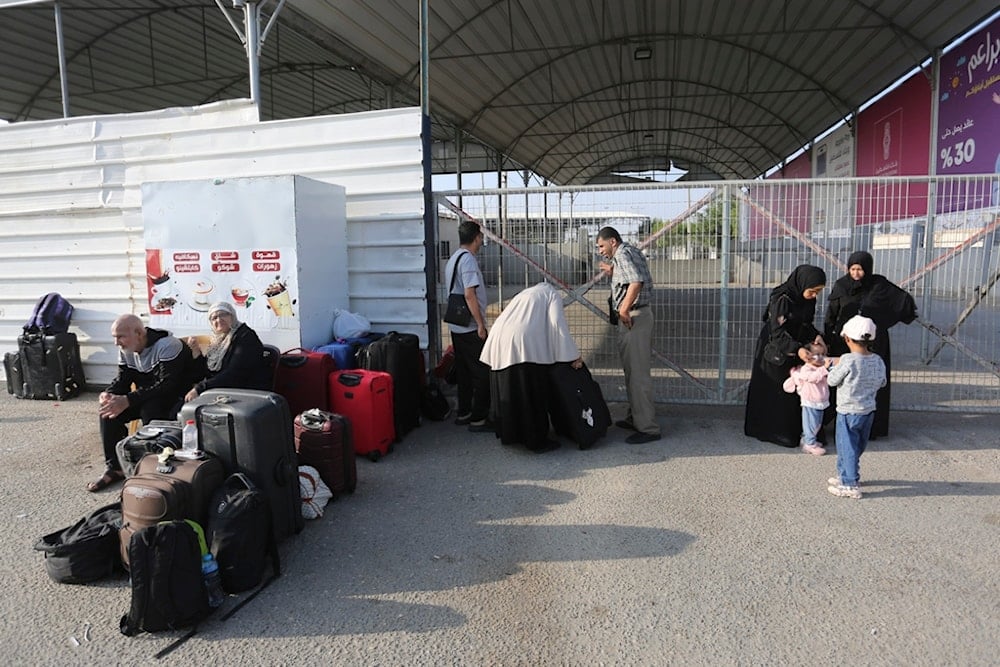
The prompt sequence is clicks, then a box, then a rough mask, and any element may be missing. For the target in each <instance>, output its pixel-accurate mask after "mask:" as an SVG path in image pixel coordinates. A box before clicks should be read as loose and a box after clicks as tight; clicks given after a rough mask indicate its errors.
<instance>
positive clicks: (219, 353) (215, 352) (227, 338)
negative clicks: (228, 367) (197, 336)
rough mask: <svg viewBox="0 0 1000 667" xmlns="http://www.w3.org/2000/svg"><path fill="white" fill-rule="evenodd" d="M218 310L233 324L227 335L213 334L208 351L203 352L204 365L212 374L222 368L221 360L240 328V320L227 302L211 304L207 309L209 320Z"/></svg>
mask: <svg viewBox="0 0 1000 667" xmlns="http://www.w3.org/2000/svg"><path fill="white" fill-rule="evenodd" d="M220 310H221V311H222V312H224V313H226V314H228V315H229V317H230V318H232V320H233V324H232V326H230V327H229V333H225V334H214V335H213V336H212V342H211V343H209V344H208V349H207V350H205V363H206V364H208V370H210V371H212V372H213V373H217V372H218V371H219V369H221V368H222V359H223V358H224V357H225V356H226V352H228V351H229V344H230V343H232V342H233V334H234V333H236V329H238V328H239V327H240V320H239V318H237V317H236V309H235V308H234V307H233V304H231V303H229V302H228V301H217V302H215V303H213V304H212V305H211V307H210V308H209V309H208V316H209V318H211V317H212V314H213V313H217V312H219V311H220Z"/></svg>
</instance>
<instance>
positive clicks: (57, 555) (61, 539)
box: [35, 502, 122, 584]
mask: <svg viewBox="0 0 1000 667" xmlns="http://www.w3.org/2000/svg"><path fill="white" fill-rule="evenodd" d="M121 527H122V504H121V503H120V502H118V503H114V504H112V505H106V506H104V507H101V508H100V509H96V510H94V511H93V512H91V513H90V514H88V515H87V516H85V517H83V518H82V519H80V520H79V521H77V522H76V523H74V524H73V525H72V526H69V527H68V528H63V529H62V530H57V531H56V532H54V533H49V534H48V535H46V536H44V537H42V538H41V539H39V540H38V543H37V544H35V550H36V551H41V552H42V553H44V554H45V571H46V572H48V573H49V576H50V577H51V578H52V580H53V581H58V582H59V583H61V584H86V583H88V582H91V581H96V580H98V579H103V578H105V577H109V576H111V575H112V574H114V573H115V571H117V570H121V569H122V559H121V555H120V552H119V550H118V531H119V530H120V529H121Z"/></svg>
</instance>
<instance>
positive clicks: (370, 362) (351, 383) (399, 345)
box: [274, 331, 448, 493]
mask: <svg viewBox="0 0 1000 667" xmlns="http://www.w3.org/2000/svg"><path fill="white" fill-rule="evenodd" d="M274 389H275V392H277V393H279V394H281V395H282V396H284V397H285V399H286V400H287V401H288V404H289V407H290V408H291V412H292V414H293V415H301V414H303V413H305V412H307V411H316V410H318V411H320V412H323V413H326V414H333V415H339V416H340V417H342V418H343V419H344V420H345V421H346V424H347V426H348V427H349V429H350V432H351V441H352V442H353V444H354V454H355V455H356V456H364V457H367V458H369V459H371V460H372V461H378V460H379V459H380V458H381V457H383V456H385V455H386V454H388V453H389V452H390V451H392V447H393V444H394V443H396V442H398V441H400V440H401V439H402V438H403V436H405V435H406V434H407V433H409V431H410V430H411V429H413V428H415V427H416V426H419V425H420V418H421V406H422V405H424V406H427V405H429V404H428V402H427V400H426V394H428V391H429V390H428V387H427V383H426V378H425V377H424V358H423V354H422V353H421V351H420V341H419V338H418V337H417V336H416V335H415V334H407V333H397V332H395V331H391V332H389V333H387V334H381V333H370V332H369V333H365V334H363V335H360V336H355V337H350V338H338V339H335V340H333V341H331V342H329V343H326V344H324V345H320V346H317V347H316V348H314V349H312V350H304V349H301V348H296V349H292V350H288V351H286V352H283V353H282V354H281V358H280V359H279V360H278V366H277V370H276V373H275V388H274ZM440 405H441V404H440V401H438V403H437V404H436V408H437V411H439V412H440V411H441V410H440ZM447 410H448V406H447V402H445V406H444V414H441V415H430V416H431V418H435V419H443V418H444V416H445V415H446V414H447ZM297 432H300V433H301V429H299V431H297ZM317 468H318V469H320V470H321V471H322V468H321V467H319V466H317ZM324 481H326V480H324ZM331 489H333V487H331ZM333 490H334V493H336V490H335V489H333Z"/></svg>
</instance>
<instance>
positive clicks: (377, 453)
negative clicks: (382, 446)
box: [368, 449, 382, 463]
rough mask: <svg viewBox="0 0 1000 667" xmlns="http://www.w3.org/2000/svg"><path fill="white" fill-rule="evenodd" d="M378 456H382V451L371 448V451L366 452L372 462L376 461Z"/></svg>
mask: <svg viewBox="0 0 1000 667" xmlns="http://www.w3.org/2000/svg"><path fill="white" fill-rule="evenodd" d="M380 458H382V452H380V451H379V450H377V449H373V450H372V451H370V452H368V459H369V460H370V461H371V462H372V463H377V462H378V460H379V459H380Z"/></svg>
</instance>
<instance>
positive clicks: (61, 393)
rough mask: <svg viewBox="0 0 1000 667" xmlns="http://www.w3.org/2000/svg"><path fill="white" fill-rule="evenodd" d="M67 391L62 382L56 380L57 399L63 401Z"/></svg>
mask: <svg viewBox="0 0 1000 667" xmlns="http://www.w3.org/2000/svg"><path fill="white" fill-rule="evenodd" d="M65 396H66V392H64V391H63V386H62V383H61V382H56V400H57V401H61V400H63V399H64V398H65Z"/></svg>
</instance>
